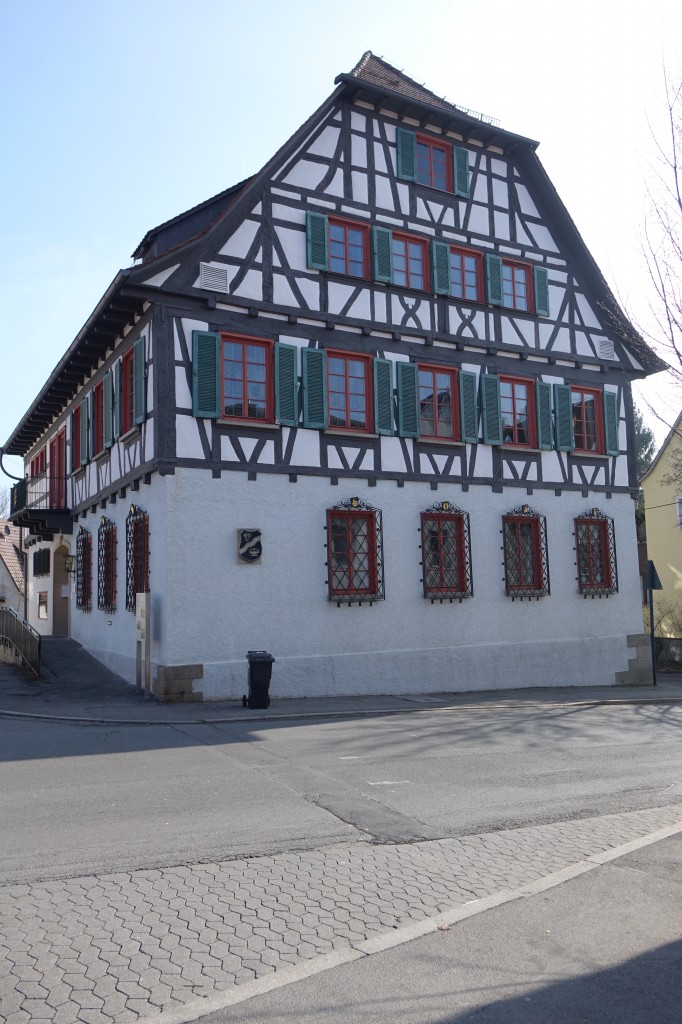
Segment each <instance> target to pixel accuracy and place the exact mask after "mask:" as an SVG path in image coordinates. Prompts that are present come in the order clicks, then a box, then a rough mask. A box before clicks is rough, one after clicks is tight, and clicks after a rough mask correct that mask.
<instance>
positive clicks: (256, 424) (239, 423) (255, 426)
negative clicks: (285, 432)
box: [216, 417, 280, 430]
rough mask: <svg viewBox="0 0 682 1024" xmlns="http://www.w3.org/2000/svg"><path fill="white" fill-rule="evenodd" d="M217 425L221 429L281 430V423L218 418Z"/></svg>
mask: <svg viewBox="0 0 682 1024" xmlns="http://www.w3.org/2000/svg"><path fill="white" fill-rule="evenodd" d="M216 423H219V424H220V426H221V427H248V428H249V429H250V430H279V429H280V425H279V423H263V422H262V420H249V419H225V418H224V417H218V419H217V420H216Z"/></svg>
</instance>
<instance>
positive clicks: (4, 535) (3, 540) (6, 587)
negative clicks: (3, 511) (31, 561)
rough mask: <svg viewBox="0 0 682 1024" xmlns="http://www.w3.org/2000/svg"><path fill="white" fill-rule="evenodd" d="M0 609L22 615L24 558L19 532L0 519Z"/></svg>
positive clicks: (16, 528)
mask: <svg viewBox="0 0 682 1024" xmlns="http://www.w3.org/2000/svg"><path fill="white" fill-rule="evenodd" d="M0 608H12V609H14V611H15V612H18V613H19V614H20V615H23V613H24V556H23V555H22V552H21V531H20V530H19V528H18V527H17V526H13V525H12V523H10V522H8V521H6V520H4V519H0Z"/></svg>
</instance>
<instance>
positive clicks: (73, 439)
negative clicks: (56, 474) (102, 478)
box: [70, 412, 80, 473]
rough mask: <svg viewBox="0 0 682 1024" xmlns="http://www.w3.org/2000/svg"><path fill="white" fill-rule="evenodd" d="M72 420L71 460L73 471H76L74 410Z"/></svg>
mask: <svg viewBox="0 0 682 1024" xmlns="http://www.w3.org/2000/svg"><path fill="white" fill-rule="evenodd" d="M70 420H71V460H70V461H71V472H72V473H75V472H76V470H77V469H78V466H77V465H76V460H75V444H74V442H75V434H74V430H73V428H74V413H73V412H72V413H71V416H70ZM79 440H80V435H79Z"/></svg>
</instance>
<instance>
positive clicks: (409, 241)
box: [391, 231, 429, 292]
mask: <svg viewBox="0 0 682 1024" xmlns="http://www.w3.org/2000/svg"><path fill="white" fill-rule="evenodd" d="M391 244H392V251H393V284H394V285H397V286H398V287H399V288H414V289H415V290H417V291H420V292H423V291H427V289H428V287H429V265H428V248H427V245H426V240H425V239H423V238H415V237H414V235H403V234H401V233H400V232H399V231H394V232H393V237H392V243H391ZM401 248H402V249H403V251H402V252H401V251H400V249H401ZM396 249H397V250H398V251H397V252H396ZM415 250H416V252H415ZM417 252H418V253H419V259H418V262H419V265H420V268H421V269H420V272H419V273H415V270H416V264H417V259H416V254H417ZM401 260H402V261H404V262H403V266H402V267H401V268H400V269H396V261H398V263H400V261H401ZM398 278H402V279H401V280H398Z"/></svg>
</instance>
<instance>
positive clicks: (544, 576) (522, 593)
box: [500, 505, 550, 601]
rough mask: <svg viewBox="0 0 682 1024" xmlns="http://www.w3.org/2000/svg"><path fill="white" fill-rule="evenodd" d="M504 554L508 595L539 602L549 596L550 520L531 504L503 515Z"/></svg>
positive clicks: (516, 598) (504, 580) (520, 599)
mask: <svg viewBox="0 0 682 1024" xmlns="http://www.w3.org/2000/svg"><path fill="white" fill-rule="evenodd" d="M500 533H501V534H502V555H503V565H504V579H503V582H504V586H505V594H506V595H507V597H511V599H512V601H516V600H519V601H523V600H525V599H526V598H527V599H528V600H529V601H532V600H536V601H539V600H540V598H541V597H545V596H548V595H549V593H550V587H549V554H548V550H547V520H546V518H545V516H543V515H541V514H540V513H539V512H538V511H537V510H536V509H534V508H530V506H529V505H520V506H518V507H517V508H514V509H512V510H511V511H510V512H507V513H506V515H503V516H502V530H501V531H500Z"/></svg>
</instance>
